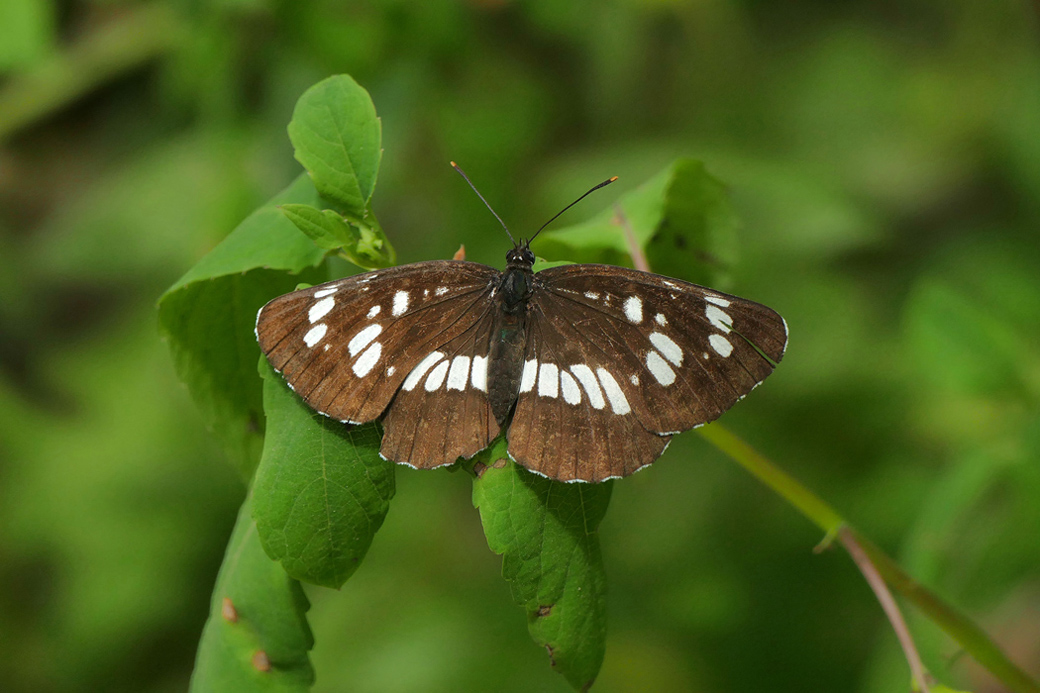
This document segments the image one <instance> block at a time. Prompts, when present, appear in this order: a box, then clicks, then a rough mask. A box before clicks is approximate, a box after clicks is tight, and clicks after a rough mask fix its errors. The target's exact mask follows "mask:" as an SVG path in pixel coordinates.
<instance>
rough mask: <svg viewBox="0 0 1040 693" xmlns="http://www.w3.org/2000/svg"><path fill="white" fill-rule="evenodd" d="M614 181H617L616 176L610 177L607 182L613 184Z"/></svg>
mask: <svg viewBox="0 0 1040 693" xmlns="http://www.w3.org/2000/svg"><path fill="white" fill-rule="evenodd" d="M616 180H617V176H611V177H610V181H609V182H611V183H613V182H614V181H616Z"/></svg>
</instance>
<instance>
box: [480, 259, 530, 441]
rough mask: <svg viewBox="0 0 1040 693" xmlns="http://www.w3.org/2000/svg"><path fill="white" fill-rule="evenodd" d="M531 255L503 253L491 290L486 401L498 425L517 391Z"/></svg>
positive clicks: (522, 364)
mask: <svg viewBox="0 0 1040 693" xmlns="http://www.w3.org/2000/svg"><path fill="white" fill-rule="evenodd" d="M533 264H534V254H533V253H532V252H531V251H530V250H529V249H527V248H526V247H518V248H513V249H512V250H510V251H509V252H508V253H507V254H506V271H505V272H503V273H502V278H501V280H500V282H499V285H498V290H497V291H495V311H496V315H495V327H494V330H493V332H492V337H491V353H490V355H489V359H488V400H489V402H490V404H491V411H492V413H493V414H494V415H495V419H496V420H497V421H498V423H499V425H502V424H503V422H505V420H506V418H507V417H508V416H509V412H510V410H511V409H512V408H513V404H514V403H515V402H516V398H517V395H518V393H519V391H520V376H521V375H522V373H523V367H524V347H525V345H526V344H527V302H528V300H529V299H530V297H531V290H532V288H533V286H534V272H533V271H532V270H531V266H532V265H533Z"/></svg>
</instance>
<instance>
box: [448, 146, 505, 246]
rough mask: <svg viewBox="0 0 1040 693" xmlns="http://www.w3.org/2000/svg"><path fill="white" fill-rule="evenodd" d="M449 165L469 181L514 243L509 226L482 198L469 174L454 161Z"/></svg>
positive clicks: (470, 185)
mask: <svg viewBox="0 0 1040 693" xmlns="http://www.w3.org/2000/svg"><path fill="white" fill-rule="evenodd" d="M451 167H452V168H453V169H455V170H456V171H458V172H459V175H460V176H462V177H463V178H465V179H466V182H467V183H469V187H471V188H473V192H475V193H477V197H479V198H480V201H481V202H483V203H484V206H485V207H487V208H488V210H490V212H491V213H492V214H494V215H495V218H496V219H498V223H499V224H501V225H502V228H503V229H505V230H506V235H507V236H509V240H511V241H513V245H516V239H515V238H513V234H511V233H509V227H508V226H506V223H505V222H504V221H502V217H500V216H498V212H496V211H495V210H494V209H492V208H491V205H489V204H488V201H487V200H485V199H484V196H483V195H481V194H480V191H479V190H477V186H475V185H473V181H471V180H470V179H469V176H467V175H466V172H465V171H463V170H462V169H461V168H459V165H458V164H456V163H455V162H454V161H452V162H451Z"/></svg>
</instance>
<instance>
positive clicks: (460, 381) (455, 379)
mask: <svg viewBox="0 0 1040 693" xmlns="http://www.w3.org/2000/svg"><path fill="white" fill-rule="evenodd" d="M467 380H469V357H468V356H456V357H455V358H454V359H453V360H452V362H451V370H450V371H448V389H449V390H463V389H465V388H466V381H467Z"/></svg>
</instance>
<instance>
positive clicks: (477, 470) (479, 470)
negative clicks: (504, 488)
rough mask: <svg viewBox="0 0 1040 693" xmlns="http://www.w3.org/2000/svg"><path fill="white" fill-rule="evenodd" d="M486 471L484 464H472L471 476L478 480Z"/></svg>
mask: <svg viewBox="0 0 1040 693" xmlns="http://www.w3.org/2000/svg"><path fill="white" fill-rule="evenodd" d="M486 471H487V465H486V464H484V463H483V462H474V463H473V474H474V475H475V476H476V477H477V478H478V479H479V478H480V477H482V476H484V472H486Z"/></svg>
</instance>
